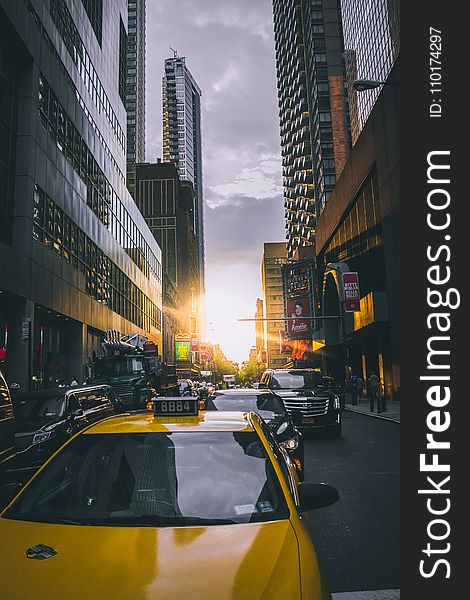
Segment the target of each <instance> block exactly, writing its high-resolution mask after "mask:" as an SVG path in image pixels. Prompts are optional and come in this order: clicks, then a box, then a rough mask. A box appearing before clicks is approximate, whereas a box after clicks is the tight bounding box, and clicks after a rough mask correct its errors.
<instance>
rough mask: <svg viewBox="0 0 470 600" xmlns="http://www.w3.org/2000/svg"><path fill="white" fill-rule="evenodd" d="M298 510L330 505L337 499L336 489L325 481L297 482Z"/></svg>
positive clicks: (302, 510)
mask: <svg viewBox="0 0 470 600" xmlns="http://www.w3.org/2000/svg"><path fill="white" fill-rule="evenodd" d="M299 499H300V506H299V509H300V512H306V511H308V510H315V509H316V508H323V507H325V506H330V505H331V504H334V503H335V502H336V501H337V500H339V494H338V492H337V490H336V489H335V488H334V487H332V486H331V485H327V484H326V483H310V482H307V481H302V482H301V483H299Z"/></svg>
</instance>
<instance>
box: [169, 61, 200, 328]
mask: <svg viewBox="0 0 470 600" xmlns="http://www.w3.org/2000/svg"><path fill="white" fill-rule="evenodd" d="M162 98H163V160H164V162H172V163H174V164H175V165H176V166H177V168H178V175H179V177H180V179H181V180H182V181H189V182H191V183H192V185H193V188H194V195H195V202H194V230H195V232H196V238H197V243H198V254H199V280H200V289H201V299H200V306H201V317H200V320H201V325H202V327H203V329H204V324H205V308H204V306H205V302H204V293H205V250H204V198H203V186H202V139H201V90H200V88H199V86H198V84H197V83H196V81H195V79H194V77H193V76H192V75H191V72H190V70H189V69H188V67H187V66H186V58H185V57H179V56H177V55H176V52H175V56H174V57H173V58H167V59H166V60H165V75H164V76H163V84H162ZM203 333H204V331H203Z"/></svg>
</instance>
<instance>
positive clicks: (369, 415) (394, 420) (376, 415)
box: [344, 406, 400, 425]
mask: <svg viewBox="0 0 470 600" xmlns="http://www.w3.org/2000/svg"><path fill="white" fill-rule="evenodd" d="M344 410H349V411H350V412H353V413H356V414H357V415H365V416H366V417H373V418H374V419H382V420H383V421H391V422H392V423H398V425H400V421H398V420H397V419H392V417H384V416H382V415H378V414H377V413H370V412H364V411H362V410H356V409H355V408H350V407H349V406H345V407H344Z"/></svg>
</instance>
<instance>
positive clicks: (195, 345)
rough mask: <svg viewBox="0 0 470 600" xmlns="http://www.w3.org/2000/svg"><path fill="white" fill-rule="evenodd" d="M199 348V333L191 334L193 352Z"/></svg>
mask: <svg viewBox="0 0 470 600" xmlns="http://www.w3.org/2000/svg"><path fill="white" fill-rule="evenodd" d="M198 350H199V338H198V335H197V333H192V334H191V352H197V351H198Z"/></svg>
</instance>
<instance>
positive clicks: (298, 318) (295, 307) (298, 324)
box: [287, 296, 312, 338]
mask: <svg viewBox="0 0 470 600" xmlns="http://www.w3.org/2000/svg"><path fill="white" fill-rule="evenodd" d="M287 316H288V317H289V320H288V321H287V333H288V334H289V336H290V337H291V338H293V337H296V338H299V337H300V338H302V336H303V337H304V338H305V336H306V337H307V338H308V337H309V335H310V332H311V329H312V326H311V323H312V321H311V319H310V318H309V317H310V316H311V314H310V298H309V297H308V296H301V297H299V298H291V299H290V300H288V301H287Z"/></svg>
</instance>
